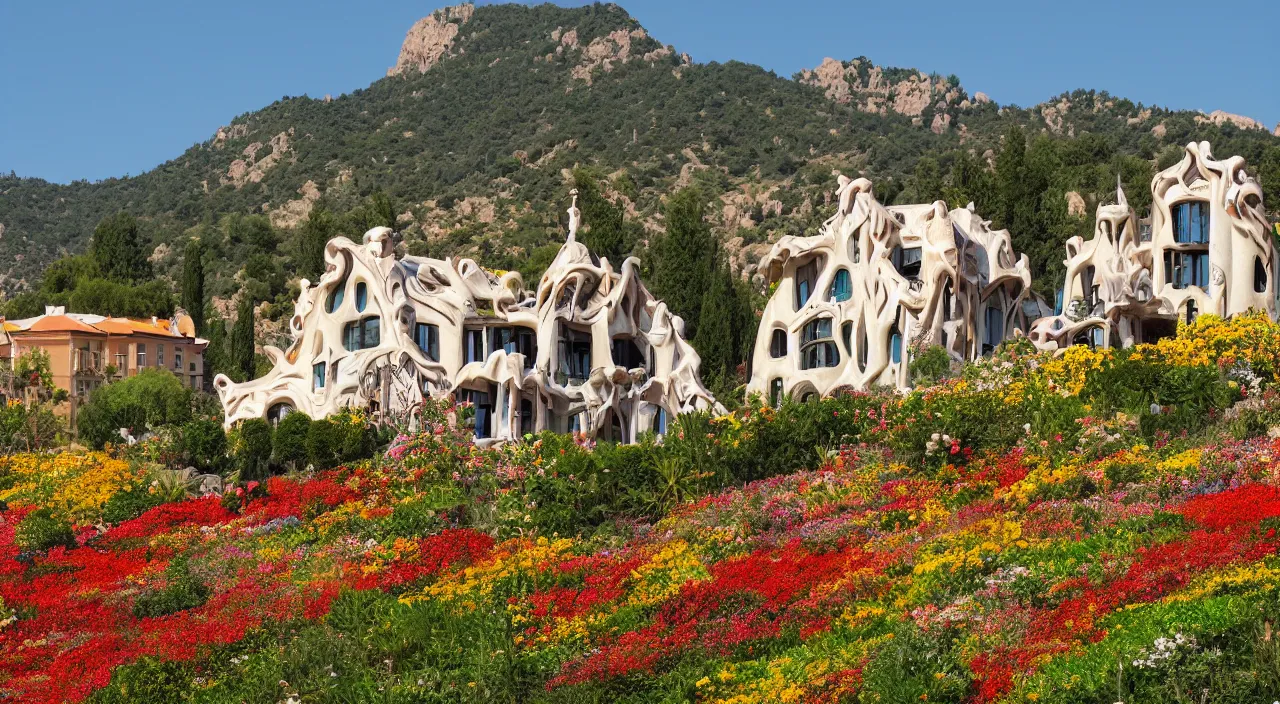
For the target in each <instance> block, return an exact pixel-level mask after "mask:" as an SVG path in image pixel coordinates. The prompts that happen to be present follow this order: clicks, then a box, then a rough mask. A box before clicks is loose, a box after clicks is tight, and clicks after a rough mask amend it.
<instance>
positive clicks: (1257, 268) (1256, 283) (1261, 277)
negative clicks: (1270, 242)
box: [1253, 257, 1267, 293]
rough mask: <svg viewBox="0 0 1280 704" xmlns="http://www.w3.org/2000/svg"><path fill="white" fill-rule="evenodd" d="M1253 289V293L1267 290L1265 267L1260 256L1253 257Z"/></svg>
mask: <svg viewBox="0 0 1280 704" xmlns="http://www.w3.org/2000/svg"><path fill="white" fill-rule="evenodd" d="M1253 291H1254V293H1266V292H1267V267H1266V266H1265V265H1263V263H1262V257H1254V258H1253Z"/></svg>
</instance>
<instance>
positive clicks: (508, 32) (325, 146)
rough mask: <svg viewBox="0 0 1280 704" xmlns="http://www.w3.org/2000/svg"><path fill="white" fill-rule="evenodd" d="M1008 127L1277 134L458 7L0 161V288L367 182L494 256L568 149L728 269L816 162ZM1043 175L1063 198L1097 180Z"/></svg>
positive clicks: (1249, 140)
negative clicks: (222, 116) (678, 225)
mask: <svg viewBox="0 0 1280 704" xmlns="http://www.w3.org/2000/svg"><path fill="white" fill-rule="evenodd" d="M390 52H391V49H390V48H389V50H388V53H389V54H390ZM1014 122H1017V123H1020V124H1023V125H1024V126H1025V127H1026V128H1027V129H1028V130H1029V131H1030V132H1031V133H1033V134H1034V133H1039V132H1045V133H1048V134H1051V135H1060V136H1062V137H1063V138H1069V137H1075V136H1080V135H1084V134H1087V133H1092V134H1095V135H1104V136H1105V137H1106V139H1107V140H1109V144H1110V145H1111V148H1112V149H1113V151H1115V152H1116V153H1118V154H1119V153H1124V154H1138V155H1140V156H1142V157H1143V158H1148V159H1151V158H1154V155H1155V154H1157V153H1158V152H1159V151H1160V150H1161V149H1162V148H1164V147H1167V146H1169V145H1178V144H1183V143H1186V142H1187V141H1191V140H1193V139H1196V140H1198V139H1209V140H1212V141H1213V142H1214V145H1215V151H1219V152H1221V153H1226V154H1231V153H1239V154H1242V155H1244V156H1245V157H1246V158H1247V159H1250V161H1251V163H1256V160H1257V159H1258V158H1259V156H1260V155H1261V153H1262V151H1263V150H1264V149H1266V148H1267V147H1268V146H1269V145H1272V144H1275V143H1276V139H1275V137H1273V136H1272V135H1271V134H1270V133H1269V132H1268V131H1267V130H1266V129H1265V128H1264V127H1262V125H1261V124H1260V123H1257V122H1256V121H1253V120H1250V119H1249V118H1244V117H1240V116H1236V115H1229V114H1226V113H1222V112H1214V113H1212V114H1208V115H1205V114H1201V113H1192V112H1176V111H1168V110H1163V109H1160V108H1154V107H1149V106H1146V107H1144V106H1140V105H1135V104H1133V103H1132V102H1130V101H1127V100H1123V99H1120V98H1115V97H1112V96H1108V95H1106V94H1104V93H1097V92H1093V91H1076V92H1074V93H1070V94H1063V95H1061V96H1059V97H1056V98H1053V99H1051V100H1049V101H1046V102H1045V103H1043V104H1041V105H1037V106H1033V107H1031V108H1027V109H1022V108H1017V107H1015V106H1003V107H1002V106H1000V105H997V104H996V103H995V102H993V101H992V100H991V99H989V98H988V97H987V96H986V95H984V94H982V93H976V92H975V93H972V94H971V93H969V92H968V91H967V90H965V88H964V87H962V86H961V85H960V82H959V80H958V79H956V78H955V77H942V76H937V75H927V74H924V73H921V72H919V71H916V70H913V69H895V68H886V67H881V66H876V65H874V64H873V63H872V62H871V61H869V60H867V59H866V58H855V59H852V60H847V61H841V60H837V59H831V58H829V59H826V60H825V61H823V62H822V63H821V64H820V65H819V66H817V67H815V68H813V69H809V70H805V71H802V72H800V73H799V74H797V75H796V76H795V77H793V78H792V79H787V78H782V77H778V76H776V75H774V74H772V73H771V72H767V71H764V70H763V69H760V68H759V67H756V66H751V65H747V64H741V63H737V62H729V63H726V64H698V63H694V62H692V61H691V60H690V58H689V57H688V56H687V55H685V54H682V53H680V52H679V51H678V50H677V49H676V48H675V47H671V46H668V45H664V44H662V43H661V42H660V41H658V40H656V39H655V38H653V37H651V36H650V35H649V34H648V33H647V32H646V31H645V29H644V28H642V27H641V26H640V25H639V24H638V23H636V21H635V20H633V19H632V18H631V17H629V16H628V15H627V14H626V12H625V11H623V10H622V9H621V8H619V7H617V6H616V5H595V6H589V7H584V8H576V9H566V8H559V7H555V6H551V5H543V6H538V7H526V6H517V5H501V6H485V7H480V8H476V7H474V6H472V5H459V6H455V7H450V8H445V9H441V10H438V11H436V12H434V13H432V14H431V15H430V16H428V17H425V18H423V19H422V20H420V21H419V22H417V23H415V24H414V25H413V27H412V28H410V30H409V32H408V34H407V36H406V37H405V40H404V43H403V45H402V47H401V49H400V53H399V55H398V57H397V58H396V61H395V63H394V65H393V66H391V68H390V69H389V70H388V71H387V75H386V77H384V78H382V79H381V80H378V81H376V82H375V83H373V84H372V85H371V86H369V87H368V88H367V89H363V90H358V91H355V92H353V93H351V94H349V95H343V96H340V97H338V98H331V97H329V96H325V97H324V98H323V99H313V98H309V97H286V98H282V99H281V100H279V101H277V102H275V103H273V104H272V105H270V106H268V107H266V108H264V109H262V110H259V111H257V112H254V113H249V114H246V115H241V116H239V117H237V118H235V119H234V120H233V121H232V122H231V123H230V124H229V125H227V126H225V127H223V128H220V129H219V130H218V131H217V133H216V134H215V135H213V136H212V137H211V138H210V139H208V140H207V141H205V142H203V143H201V144H198V145H195V146H193V147H191V148H190V149H188V150H187V151H186V152H185V153H184V154H182V155H180V156H179V157H177V158H176V159H174V160H172V161H169V162H166V163H164V164H161V165H160V166H158V167H156V168H155V169H154V170H152V171H150V172H148V173H146V174H142V175H139V176H134V177H128V178H119V179H108V180H105V181H101V182H97V183H86V182H78V183H73V184H69V185H56V184H50V183H47V182H44V181H40V180H37V179H24V178H20V177H16V176H8V177H0V233H3V235H2V236H0V262H5V263H4V264H0V287H3V288H4V289H5V290H7V291H8V292H10V293H12V292H14V291H20V290H23V289H24V288H28V287H30V286H32V285H33V284H34V283H35V282H36V281H37V280H38V278H39V275H40V273H41V272H42V270H43V268H44V266H45V265H46V264H47V263H48V262H49V261H50V260H52V259H53V258H56V257H57V256H60V255H61V254H64V253H68V252H72V253H74V252H78V251H82V250H83V249H84V248H85V246H86V244H87V241H88V237H89V234H90V233H91V231H92V229H93V226H94V224H95V223H96V222H97V221H98V220H99V219H100V218H102V217H103V216H104V215H106V214H109V213H111V212H114V211H115V210H118V209H126V210H129V211H130V212H133V213H134V214H136V215H138V216H140V218H141V219H142V222H143V226H144V229H145V234H146V236H147V237H149V238H150V239H151V245H152V246H153V247H155V248H157V261H158V263H159V264H160V268H161V271H162V272H163V273H166V274H167V275H173V274H174V273H176V267H178V266H179V265H180V256H179V255H178V252H179V251H180V248H178V247H166V248H164V249H160V246H161V245H171V244H174V243H176V242H177V241H179V240H182V239H184V238H185V236H186V235H185V233H186V232H187V231H188V230H189V229H190V228H192V227H193V226H195V225H197V224H198V223H200V222H202V221H212V222H216V221H217V219H218V218H220V217H221V216H223V215H226V214H228V213H236V212H239V213H263V214H266V215H269V216H270V217H271V219H272V222H273V223H274V224H276V225H277V226H279V227H283V228H289V227H293V226H296V225H297V224H298V223H300V222H301V221H303V220H304V219H305V218H306V217H307V215H308V213H309V212H310V211H311V209H312V208H313V207H314V206H315V204H316V203H318V202H322V201H323V202H326V203H328V204H329V205H330V206H331V207H334V208H337V209H341V208H342V207H344V206H349V205H351V204H354V203H355V202H358V200H359V199H360V198H361V197H363V196H365V195H367V194H368V193H370V192H371V191H373V190H374V189H383V190H385V191H386V192H387V193H388V194H389V195H390V196H391V197H392V199H393V201H394V203H395V204H396V206H397V208H398V210H399V211H401V212H402V218H401V226H402V229H403V230H404V231H405V233H406V238H407V244H408V246H410V247H411V248H416V249H417V250H419V251H430V252H431V253H432V254H433V255H437V256H439V255H446V254H459V253H466V254H469V255H472V256H480V257H482V258H483V260H484V261H486V262H490V263H492V265H494V266H511V267H514V266H516V265H518V263H519V262H521V261H525V260H527V259H528V258H529V256H530V254H531V253H532V252H534V251H535V250H537V249H538V248H539V247H545V246H547V245H548V244H550V243H552V242H554V241H556V239H557V238H558V237H559V236H561V235H560V233H561V230H562V223H560V222H559V218H560V217H561V215H560V213H561V212H562V211H563V209H564V203H563V200H564V197H565V192H566V190H567V187H566V182H567V181H568V180H569V179H570V178H571V173H572V169H574V168H576V167H584V166H585V167H591V168H592V169H594V172H595V173H596V174H597V175H598V176H599V177H600V179H601V183H602V185H603V188H604V190H605V193H606V195H607V196H608V197H609V198H611V199H613V200H614V202H615V203H617V204H619V205H620V206H621V207H623V208H624V209H625V212H626V213H627V214H628V217H629V218H631V219H633V220H634V221H636V222H639V223H641V224H642V225H643V226H644V230H645V232H646V233H653V232H656V231H659V230H661V228H662V221H661V216H660V203H661V199H662V197H663V195H664V194H666V193H669V192H670V191H671V190H672V189H674V188H676V187H679V186H684V185H689V184H695V183H696V184H698V185H699V186H701V187H702V188H703V189H704V190H705V192H706V193H707V195H708V197H709V199H710V200H711V201H712V208H711V215H710V217H711V219H712V221H713V225H714V227H715V228H716V230H717V232H718V233H719V234H720V235H721V236H722V238H723V240H724V242H725V243H726V247H727V250H728V251H729V253H730V254H731V256H732V258H733V261H734V263H735V265H736V266H738V267H739V268H741V269H743V270H744V271H745V272H746V273H748V274H750V273H752V266H753V262H754V261H756V260H757V259H758V255H759V254H760V253H761V252H762V251H763V249H764V248H766V247H767V246H768V242H769V241H771V240H773V239H776V238H777V237H779V236H781V235H782V234H798V233H800V232H803V231H806V230H807V229H809V228H812V227H813V226H815V225H816V223H818V222H819V221H820V220H821V219H822V218H823V217H825V216H826V215H827V214H828V213H829V206H830V204H831V197H832V194H831V189H832V188H833V187H834V183H835V181H834V179H833V178H832V177H831V174H832V171H833V170H837V169H838V170H841V171H843V172H845V173H849V174H851V175H853V174H860V175H864V176H867V177H869V178H871V179H873V180H874V181H876V183H877V191H878V193H880V194H881V195H883V196H884V197H885V198H886V199H887V200H891V199H892V198H893V197H894V194H895V193H897V192H899V191H902V189H903V188H904V186H905V187H907V188H908V189H909V188H910V178H909V177H910V174H911V173H912V170H913V168H914V166H915V163H916V161H917V160H918V159H919V158H920V157H921V156H923V155H932V156H938V155H942V154H945V153H948V152H951V151H953V150H957V149H959V150H965V151H968V152H970V153H972V154H974V155H976V156H985V157H986V158H987V159H988V160H990V159H992V157H993V155H994V153H995V152H996V151H997V150H998V149H999V144H1000V138H1001V135H1002V134H1004V132H1005V131H1006V130H1007V129H1008V126H1009V125H1010V124H1011V123H1014ZM1278 130H1280V128H1278ZM1064 191H1069V192H1070V193H1071V195H1070V196H1065V197H1060V198H1059V200H1060V201H1062V202H1063V208H1064V212H1065V208H1066V207H1067V203H1068V201H1069V202H1070V206H1071V207H1072V210H1073V213H1074V212H1081V208H1083V207H1086V206H1087V207H1088V208H1091V207H1092V204H1093V203H1095V202H1096V200H1097V198H1098V197H1100V196H1101V195H1102V194H1103V193H1102V189H1101V188H1099V189H1098V190H1097V192H1095V191H1094V190H1092V188H1091V186H1090V184H1081V185H1079V186H1076V185H1071V186H1070V187H1069V188H1064ZM909 193H910V191H908V194H909ZM1064 195H1065V193H1064ZM589 224H590V223H588V225H589ZM283 251H285V250H283V249H282V252H283ZM239 264H240V262H234V261H233V262H227V263H226V265H227V266H228V267H235V266H238V265H239Z"/></svg>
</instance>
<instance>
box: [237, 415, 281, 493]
mask: <svg viewBox="0 0 1280 704" xmlns="http://www.w3.org/2000/svg"><path fill="white" fill-rule="evenodd" d="M271 435H272V431H271V424H270V423H268V422H267V421H266V420H264V419H262V418H250V419H248V420H246V421H244V422H243V423H241V424H240V427H239V428H237V438H236V442H235V443H234V448H235V455H236V464H237V465H238V467H239V469H240V479H241V480H246V479H263V478H265V477H266V476H267V475H268V474H270V473H271V444H272V438H271Z"/></svg>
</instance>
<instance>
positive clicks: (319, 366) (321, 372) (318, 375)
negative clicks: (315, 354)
mask: <svg viewBox="0 0 1280 704" xmlns="http://www.w3.org/2000/svg"><path fill="white" fill-rule="evenodd" d="M326 367H327V365H326V364H325V363H324V362H316V363H315V364H313V365H311V390H312V391H319V390H320V389H323V388H324V378H325V369H326Z"/></svg>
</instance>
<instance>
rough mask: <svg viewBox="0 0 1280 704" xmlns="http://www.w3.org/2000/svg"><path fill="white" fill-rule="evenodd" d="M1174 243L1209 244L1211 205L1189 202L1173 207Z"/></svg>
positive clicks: (1202, 202) (1201, 202)
mask: <svg viewBox="0 0 1280 704" xmlns="http://www.w3.org/2000/svg"><path fill="white" fill-rule="evenodd" d="M1172 211H1173V241H1174V242H1177V243H1179V244H1208V243H1209V204H1208V203H1206V202H1204V201H1202V200H1197V201H1188V202H1185V203H1178V204H1177V205H1175V206H1173V209H1172Z"/></svg>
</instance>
